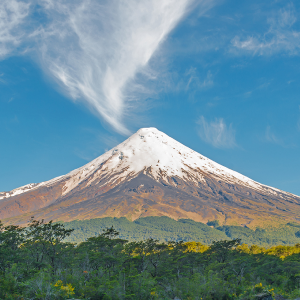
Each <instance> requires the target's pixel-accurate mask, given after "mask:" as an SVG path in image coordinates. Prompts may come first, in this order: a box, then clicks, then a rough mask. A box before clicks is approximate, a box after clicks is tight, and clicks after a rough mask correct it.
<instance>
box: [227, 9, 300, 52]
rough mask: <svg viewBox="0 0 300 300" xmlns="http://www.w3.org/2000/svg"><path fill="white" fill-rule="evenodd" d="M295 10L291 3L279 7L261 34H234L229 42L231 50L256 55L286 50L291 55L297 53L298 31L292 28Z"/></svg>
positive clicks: (299, 33) (298, 47) (299, 38)
mask: <svg viewBox="0 0 300 300" xmlns="http://www.w3.org/2000/svg"><path fill="white" fill-rule="evenodd" d="M296 20H297V18H296V12H295V8H294V6H293V5H292V4H289V5H288V6H286V8H284V9H280V10H279V11H278V12H277V14H276V16H275V17H272V18H269V19H268V20H267V22H268V23H269V30H268V31H267V32H265V33H264V34H263V35H259V34H256V35H252V36H248V37H246V38H241V37H240V36H236V37H234V38H233V39H232V41H231V43H232V46H233V49H231V50H232V51H233V52H236V51H237V50H238V51H239V52H240V51H243V52H249V53H253V54H257V55H270V54H273V53H278V52H282V51H284V52H287V53H289V54H291V55H295V54H299V51H300V32H299V31H296V30H293V28H292V27H293V25H294V23H295V22H296Z"/></svg>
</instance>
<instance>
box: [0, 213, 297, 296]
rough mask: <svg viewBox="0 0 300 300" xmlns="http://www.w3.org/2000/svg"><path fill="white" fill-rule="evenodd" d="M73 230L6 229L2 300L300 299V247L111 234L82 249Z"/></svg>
mask: <svg viewBox="0 0 300 300" xmlns="http://www.w3.org/2000/svg"><path fill="white" fill-rule="evenodd" d="M72 232H73V229H71V228H66V227H65V225H64V224H63V223H53V222H52V221H50V222H44V221H43V220H41V221H38V220H34V219H31V221H30V223H29V224H28V226H26V227H19V226H14V225H3V224H2V223H0V299H20V300H25V299H45V300H46V299H91V300H96V299H141V300H146V299H174V300H175V299H176V300H179V299H180V300H183V299H187V300H192V299H193V300H198V299H199V300H200V299H203V300H204V299H205V300H222V299H223V300H226V299H244V300H247V299H249V300H250V299H264V300H270V299H277V300H279V299H281V300H282V299H297V298H299V297H300V244H295V245H293V246H289V245H285V246H273V247H269V248H265V247H261V246H257V245H251V246H250V245H247V244H245V243H242V242H241V240H240V239H226V240H218V241H212V242H211V244H210V245H204V244H203V243H200V242H199V241H189V242H184V241H167V242H162V241H159V240H156V239H153V238H148V239H145V240H140V241H131V242H129V241H127V240H125V239H123V238H120V236H119V232H118V231H117V230H116V229H115V228H114V227H113V226H111V227H107V228H105V229H103V231H102V232H101V233H100V234H98V235H97V236H93V237H89V238H87V239H86V240H85V241H83V242H81V243H77V244H76V243H71V242H68V241H66V239H67V238H69V237H70V236H71V234H72Z"/></svg>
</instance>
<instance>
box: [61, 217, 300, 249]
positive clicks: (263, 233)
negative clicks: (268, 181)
mask: <svg viewBox="0 0 300 300" xmlns="http://www.w3.org/2000/svg"><path fill="white" fill-rule="evenodd" d="M63 224H64V225H65V227H66V228H70V229H71V228H72V229H74V231H73V232H72V234H71V235H70V237H68V241H69V242H74V243H79V242H83V241H85V240H86V238H87V237H91V236H97V235H98V234H99V233H101V232H102V229H104V228H107V227H111V226H114V228H115V229H116V230H118V231H119V232H120V236H119V237H120V238H123V239H126V240H129V241H140V240H145V239H148V238H154V239H157V240H159V241H161V242H167V241H170V240H172V241H180V240H182V241H185V242H188V241H199V242H201V243H203V244H211V243H212V242H213V241H217V240H226V239H228V240H229V239H241V242H242V243H246V244H249V245H252V244H255V245H259V246H263V247H270V246H273V245H294V244H297V243H300V225H299V224H296V223H288V224H285V225H281V226H278V225H277V224H276V227H268V228H256V229H255V230H252V229H251V228H247V227H242V226H227V225H225V226H221V225H220V224H219V222H218V221H216V220H214V221H211V222H208V223H207V224H204V223H201V222H195V221H193V220H189V219H179V220H178V221H176V220H173V219H171V218H168V217H145V218H140V219H137V220H135V221H133V222H132V221H129V220H128V219H126V218H109V217H107V218H99V219H91V220H80V221H72V222H68V223H63Z"/></svg>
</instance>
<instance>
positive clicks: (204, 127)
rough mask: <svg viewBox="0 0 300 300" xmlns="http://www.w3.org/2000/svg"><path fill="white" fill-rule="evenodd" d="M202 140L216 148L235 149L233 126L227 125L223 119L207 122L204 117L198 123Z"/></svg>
mask: <svg viewBox="0 0 300 300" xmlns="http://www.w3.org/2000/svg"><path fill="white" fill-rule="evenodd" d="M197 124H198V125H199V127H198V134H199V136H200V138H201V139H202V140H203V141H204V142H206V143H208V144H211V145H212V146H214V147H216V148H234V147H235V146H236V142H235V130H234V129H233V128H232V125H231V124H230V125H229V126H227V125H226V123H225V122H224V120H223V119H222V118H220V119H218V118H216V119H215V121H211V122H207V121H206V120H205V118H204V117H203V116H201V117H200V118H199V120H198V121H197Z"/></svg>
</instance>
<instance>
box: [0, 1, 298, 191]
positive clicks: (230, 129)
mask: <svg viewBox="0 0 300 300" xmlns="http://www.w3.org/2000/svg"><path fill="white" fill-rule="evenodd" d="M299 55H300V4H299V3H298V2H296V1H294V2H289V1H263V3H261V1H256V0H254V1H207V0H206V1H192V0H178V1H169V0H164V1H162V0H160V1H158V0H157V1H156V0H149V1H133V0H132V1H125V2H124V1H94V0H89V1H88V0H74V1H70V0H32V1H21V0H4V1H1V3H0V141H1V147H0V157H1V159H0V190H1V191H7V190H11V189H13V188H16V187H19V186H21V185H24V184H27V183H31V182H41V181H45V180H49V179H52V178H53V177H56V176H59V175H63V174H66V173H68V172H69V171H71V170H73V169H75V168H77V167H80V166H82V165H84V164H85V163H87V162H88V161H90V160H92V159H93V158H96V157H97V156H99V155H101V154H103V153H104V152H105V151H106V150H108V149H110V148H112V147H114V146H115V145H117V144H118V143H119V142H122V141H123V140H124V139H125V138H127V136H129V135H130V134H131V133H134V132H135V131H137V130H138V129H139V128H141V127H156V128H158V129H159V130H161V131H163V132H165V133H166V134H168V135H170V136H171V137H173V138H175V139H176V140H178V141H179V142H181V143H183V144H185V145H186V146H189V147H190V148H192V149H194V150H195V151H197V152H200V153H201V154H203V155H205V156H207V157H209V158H210V159H213V160H214V161H216V162H218V163H221V164H222V165H224V166H226V167H229V168H231V169H233V170H235V171H238V172H240V173H242V174H243V175H246V176H249V177H250V178H252V179H254V180H256V181H259V182H261V183H264V184H267V185H270V186H274V187H277V188H279V189H282V190H285V191H288V192H291V193H295V194H297V195H300V173H299V169H300V159H299V153H300V98H299V95H300V85H299V82H300V81H299V80H300V78H299V77H300V73H299V69H300V60H299Z"/></svg>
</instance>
